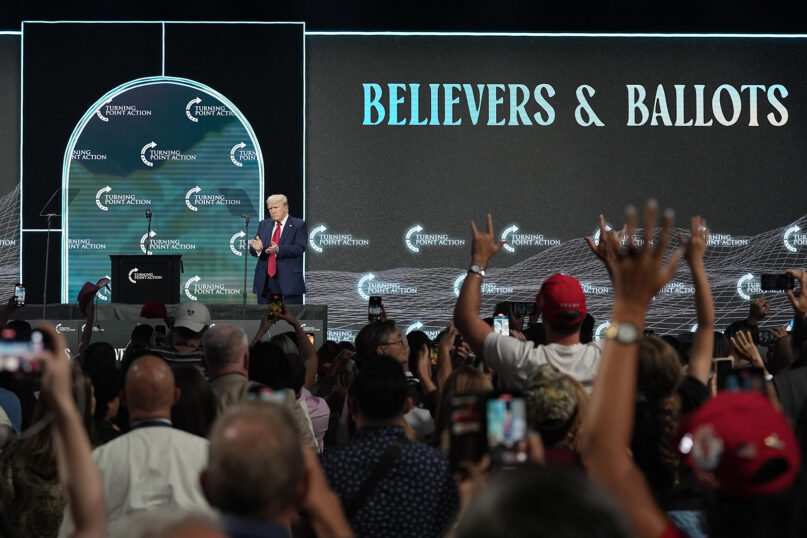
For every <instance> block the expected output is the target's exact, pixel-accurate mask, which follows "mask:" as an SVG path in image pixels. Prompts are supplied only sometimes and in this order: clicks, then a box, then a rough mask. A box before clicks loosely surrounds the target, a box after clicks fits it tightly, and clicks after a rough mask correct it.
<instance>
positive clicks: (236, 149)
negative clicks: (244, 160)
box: [230, 142, 247, 167]
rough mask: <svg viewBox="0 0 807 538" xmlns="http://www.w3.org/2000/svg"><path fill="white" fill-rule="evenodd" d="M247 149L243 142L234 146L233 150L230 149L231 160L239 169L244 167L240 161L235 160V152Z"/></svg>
mask: <svg viewBox="0 0 807 538" xmlns="http://www.w3.org/2000/svg"><path fill="white" fill-rule="evenodd" d="M245 147H247V145H246V144H244V143H243V142H239V143H238V144H236V145H234V146H233V147H232V149H230V160H231V161H232V162H233V164H234V165H236V166H238V167H241V166H244V165H243V164H241V163H240V162H238V159H236V158H235V152H236V151H238V150H239V149H244V148H245Z"/></svg>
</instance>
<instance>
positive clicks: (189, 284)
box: [185, 275, 202, 301]
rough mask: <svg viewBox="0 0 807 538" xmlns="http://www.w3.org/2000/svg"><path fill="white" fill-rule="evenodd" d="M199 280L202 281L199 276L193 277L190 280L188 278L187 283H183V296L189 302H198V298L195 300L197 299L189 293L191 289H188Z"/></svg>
mask: <svg viewBox="0 0 807 538" xmlns="http://www.w3.org/2000/svg"><path fill="white" fill-rule="evenodd" d="M200 280H202V279H201V278H200V277H199V275H193V276H192V277H191V278H189V279H188V281H187V282H185V295H186V296H187V297H188V299H190V300H191V301H196V300H198V298H197V297H196V296H195V295H194V294H192V293H191V289H190V288H191V285H192V284H193V283H194V282H199V281H200Z"/></svg>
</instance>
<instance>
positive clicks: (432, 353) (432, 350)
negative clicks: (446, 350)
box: [429, 342, 439, 366]
mask: <svg viewBox="0 0 807 538" xmlns="http://www.w3.org/2000/svg"><path fill="white" fill-rule="evenodd" d="M438 347H439V344H438V343H437V342H432V343H430V344H429V360H430V361H431V363H432V366H437V349H438Z"/></svg>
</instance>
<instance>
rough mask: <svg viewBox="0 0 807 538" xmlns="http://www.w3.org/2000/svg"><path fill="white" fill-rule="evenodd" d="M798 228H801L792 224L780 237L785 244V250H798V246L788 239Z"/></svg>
mask: <svg viewBox="0 0 807 538" xmlns="http://www.w3.org/2000/svg"><path fill="white" fill-rule="evenodd" d="M800 230H801V228H799V227H798V226H792V227H790V228H788V229H787V230H785V235H784V237H783V238H782V240H783V242H784V244H785V248H786V249H787V250H789V251H790V252H798V250H799V249H798V248H796V246H795V245H794V244H793V243H792V241H791V239H790V238H791V236H792V235H793V234H795V233H798V232H799V231H800Z"/></svg>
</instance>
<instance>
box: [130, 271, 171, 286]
mask: <svg viewBox="0 0 807 538" xmlns="http://www.w3.org/2000/svg"><path fill="white" fill-rule="evenodd" d="M128 276H129V282H131V283H132V284H137V281H138V280H162V279H163V276H162V275H155V274H154V273H141V272H140V269H138V268H137V267H133V268H132V269H130V270H129V275H128Z"/></svg>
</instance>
